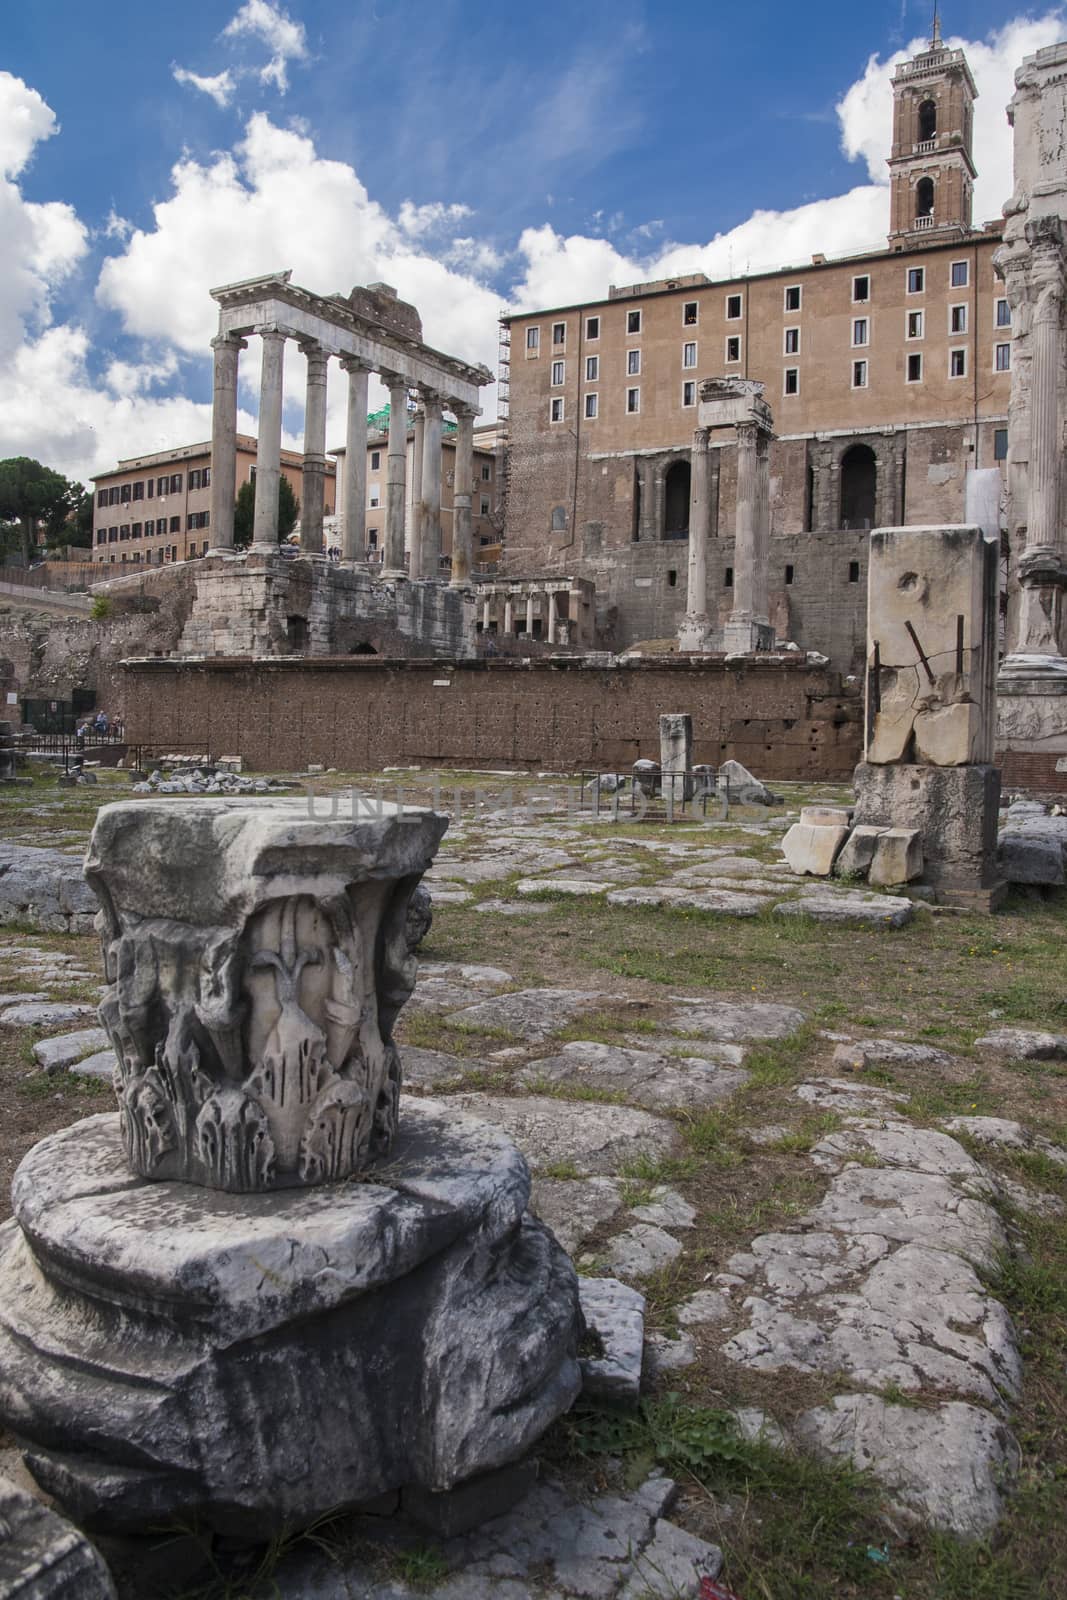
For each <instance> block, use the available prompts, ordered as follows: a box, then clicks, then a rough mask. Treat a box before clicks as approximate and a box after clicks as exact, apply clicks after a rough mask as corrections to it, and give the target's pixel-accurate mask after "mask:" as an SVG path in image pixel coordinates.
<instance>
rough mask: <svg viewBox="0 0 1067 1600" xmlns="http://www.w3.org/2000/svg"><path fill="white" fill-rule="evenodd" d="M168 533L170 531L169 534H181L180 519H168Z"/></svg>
mask: <svg viewBox="0 0 1067 1600" xmlns="http://www.w3.org/2000/svg"><path fill="white" fill-rule="evenodd" d="M170 531H171V533H181V531H182V519H181V517H171V519H170Z"/></svg>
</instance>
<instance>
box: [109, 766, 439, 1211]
mask: <svg viewBox="0 0 1067 1600" xmlns="http://www.w3.org/2000/svg"><path fill="white" fill-rule="evenodd" d="M447 826H448V819H447V818H446V817H443V816H440V815H439V814H438V813H437V812H434V811H427V810H415V809H406V810H402V809H400V808H398V807H396V806H385V805H383V806H380V807H379V806H377V805H371V804H369V803H363V804H357V802H356V801H355V800H353V803H352V815H351V816H350V817H349V818H347V819H331V820H320V819H319V818H317V817H316V816H315V815H314V814H313V813H312V812H310V811H309V808H308V806H307V804H306V802H305V801H304V800H276V799H272V798H268V797H266V796H263V797H257V798H256V799H255V800H216V799H203V798H196V799H190V800H185V801H175V802H170V801H165V800H157V799H145V800H143V801H132V802H129V801H128V802H125V803H121V804H117V805H109V806H103V807H102V808H101V810H100V811H99V813H98V815H97V820H96V826H95V827H94V829H93V833H92V838H91V840H90V842H89V850H88V854H87V856H86V864H85V872H86V876H87V878H88V880H89V883H90V884H91V885H92V887H93V889H94V890H95V892H96V893H97V895H98V896H99V899H100V904H101V942H102V945H103V951H104V961H105V968H106V976H107V979H108V983H109V989H108V993H107V995H106V996H105V998H104V1000H103V1002H102V1004H101V1006H100V1019H101V1021H102V1022H103V1024H104V1027H105V1028H106V1029H107V1032H108V1035H109V1037H110V1039H111V1042H112V1044H113V1045H114V1047H115V1052H116V1055H117V1056H118V1058H119V1063H120V1071H119V1077H120V1083H119V1088H118V1097H119V1107H120V1111H121V1116H122V1135H123V1140H124V1144H125V1148H126V1156H127V1160H128V1161H129V1163H130V1166H131V1168H132V1169H133V1171H135V1172H138V1173H140V1174H142V1176H144V1177H150V1178H155V1179H181V1180H183V1181H186V1182H192V1183H201V1184H205V1185H208V1186H210V1187H214V1188H220V1189H229V1190H231V1191H237V1192H241V1191H245V1192H250V1191H256V1190H260V1189H269V1188H276V1187H277V1188H281V1187H289V1186H292V1185H296V1184H316V1183H324V1182H329V1181H333V1180H337V1179H341V1178H347V1177H351V1176H353V1175H354V1174H356V1173H358V1172H359V1171H361V1170H362V1169H363V1168H364V1167H366V1166H367V1164H368V1163H369V1162H370V1161H371V1160H373V1159H374V1158H376V1157H377V1156H380V1155H382V1154H384V1153H385V1152H387V1151H388V1149H389V1145H390V1143H391V1141H392V1138H393V1135H394V1133H395V1130H396V1121H397V1109H398V1099H399V1093H400V1063H399V1058H398V1055H397V1050H396V1046H395V1044H394V1043H393V1038H392V1027H393V1023H394V1021H395V1019H396V1016H397V1013H398V1012H399V1010H400V1008H401V1006H402V1005H403V1004H404V1002H405V1000H406V999H407V998H408V997H409V995H410V994H411V990H412V988H413V987H414V982H415V976H416V971H417V963H416V960H415V957H414V956H412V954H411V952H410V950H409V948H408V939H407V912H408V904H409V902H410V899H411V895H412V893H413V891H414V888H415V886H416V884H417V883H418V880H419V878H420V877H421V875H422V873H423V872H424V871H425V870H426V868H427V867H428V866H429V865H430V862H431V861H432V859H433V855H434V852H435V850H436V849H437V846H438V844H439V842H440V840H441V837H442V835H443V833H444V831H445V829H446V828H447Z"/></svg>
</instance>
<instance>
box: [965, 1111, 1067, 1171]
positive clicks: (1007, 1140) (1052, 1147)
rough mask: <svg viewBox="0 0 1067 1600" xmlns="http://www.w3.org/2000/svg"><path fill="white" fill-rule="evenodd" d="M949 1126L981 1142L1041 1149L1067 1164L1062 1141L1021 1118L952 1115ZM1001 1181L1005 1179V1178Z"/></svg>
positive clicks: (1058, 1161) (1010, 1147) (1014, 1147)
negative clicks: (1035, 1130) (1028, 1125)
mask: <svg viewBox="0 0 1067 1600" xmlns="http://www.w3.org/2000/svg"><path fill="white" fill-rule="evenodd" d="M945 1127H946V1128H949V1129H951V1130H952V1132H953V1133H966V1134H969V1135H970V1137H971V1138H972V1139H976V1140H977V1141H978V1143H979V1144H987V1145H990V1146H992V1147H993V1148H994V1149H997V1148H999V1149H1004V1150H1038V1151H1040V1152H1041V1154H1042V1155H1045V1156H1047V1157H1048V1159H1049V1160H1050V1161H1054V1162H1056V1164H1057V1166H1061V1167H1067V1150H1065V1149H1064V1148H1063V1146H1062V1145H1058V1144H1053V1142H1052V1140H1051V1139H1046V1138H1045V1137H1044V1135H1043V1134H1039V1133H1038V1134H1035V1133H1031V1132H1030V1130H1029V1129H1028V1128H1024V1127H1023V1126H1022V1124H1021V1123H1019V1122H1009V1121H1006V1120H1005V1119H1004V1118H1002V1117H951V1118H949V1120H948V1121H947V1122H946V1123H945ZM998 1181H999V1182H1001V1183H1002V1182H1003V1179H998Z"/></svg>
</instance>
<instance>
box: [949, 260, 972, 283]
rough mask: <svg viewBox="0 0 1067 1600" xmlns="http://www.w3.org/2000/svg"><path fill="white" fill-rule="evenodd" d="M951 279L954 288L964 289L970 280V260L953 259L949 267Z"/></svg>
mask: <svg viewBox="0 0 1067 1600" xmlns="http://www.w3.org/2000/svg"><path fill="white" fill-rule="evenodd" d="M951 279H952V287H953V288H954V289H966V287H967V285H968V284H969V283H970V281H971V270H970V262H969V261H954V262H953V263H952V268H951Z"/></svg>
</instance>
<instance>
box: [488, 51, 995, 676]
mask: <svg viewBox="0 0 1067 1600" xmlns="http://www.w3.org/2000/svg"><path fill="white" fill-rule="evenodd" d="M976 92H977V91H976V89H975V84H974V80H973V78H972V77H971V73H970V69H969V68H968V65H967V61H966V59H965V57H964V55H963V52H962V51H960V50H950V49H947V48H946V47H945V46H944V45H943V43H942V41H941V38H940V35H939V34H938V33H936V32H935V37H934V38H933V39H932V40H931V42H930V47H929V49H928V50H927V51H925V52H924V53H923V54H922V55H920V56H917V57H915V58H913V59H912V60H910V61H907V62H904V63H902V64H901V66H900V67H899V68H898V69H897V72H896V75H895V78H894V83H893V95H894V126H893V144H892V150H891V153H890V155H889V165H890V170H891V185H890V202H891V204H890V210H891V215H890V231H889V237H888V244H887V247H886V248H885V249H883V250H878V251H873V252H869V253H864V254H862V255H855V256H850V257H847V258H843V259H837V260H832V261H831V260H827V259H826V258H825V257H824V256H822V255H815V256H814V257H813V258H812V259H811V261H809V262H807V263H805V264H804V265H802V266H791V267H788V268H782V269H779V270H776V271H773V272H762V273H758V274H753V275H746V276H742V277H737V278H732V279H729V280H726V281H718V282H713V281H712V280H710V279H709V278H707V277H706V276H704V274H702V273H693V274H690V275H688V276H684V277H678V278H673V279H670V280H664V281H659V282H654V283H641V284H635V285H632V286H630V287H627V288H612V289H610V290H609V293H608V296H607V299H605V300H599V301H590V302H586V303H581V304H575V305H570V306H563V307H552V308H545V309H541V310H538V311H531V312H525V313H522V314H518V315H514V316H509V317H506V318H504V319H503V323H502V327H503V350H504V362H503V367H502V376H503V378H504V385H505V391H504V392H505V396H506V399H507V405H508V410H509V417H508V431H507V440H506V455H505V461H506V476H505V480H504V488H505V490H506V499H505V531H504V537H505V570H506V571H507V572H508V573H509V574H513V575H514V576H516V577H520V576H521V577H529V576H533V575H535V574H537V575H548V576H555V575H557V574H562V573H566V574H568V575H570V576H572V577H574V578H576V579H585V580H591V581H592V582H593V583H594V584H595V585H596V612H597V626H598V634H599V638H600V640H601V642H602V643H603V644H605V645H609V646H613V647H615V648H622V647H626V646H628V645H631V644H633V643H634V642H635V641H641V640H647V639H653V638H656V639H661V638H666V637H669V636H672V635H674V634H675V633H676V631H677V629H678V626H679V622H680V620H681V617H682V614H683V613H684V611H685V609H686V569H687V553H686V542H687V540H688V534H689V518H690V509H691V504H692V484H691V455H692V445H693V438H694V432H695V430H696V428H697V408H698V402H699V388H700V383H701V381H702V380H704V379H707V378H708V377H710V376H725V377H739V378H746V379H753V380H758V381H759V382H761V383H762V384H763V385H764V395H765V399H766V401H767V402H768V403H769V405H770V408H771V412H772V415H773V427H774V433H775V438H774V441H773V443H772V445H771V455H770V485H769V493H770V531H771V540H770V558H769V560H770V571H769V583H768V589H769V600H770V620H771V623H772V624H773V625H774V629H775V633H776V636H777V637H778V638H791V639H795V640H798V641H799V642H801V643H802V644H803V645H805V646H807V647H809V648H817V649H820V650H824V651H826V652H827V653H828V654H829V655H830V656H831V657H832V658H833V660H834V662H835V664H837V665H839V666H841V667H845V668H847V667H851V666H856V665H858V664H859V662H860V661H862V659H863V655H864V649H865V631H864V629H865V600H866V562H867V532H868V530H869V529H870V528H871V527H875V526H878V525H880V524H882V525H884V524H893V523H903V522H909V523H950V522H960V521H962V520H963V518H964V509H965V496H966V482H967V475H968V472H969V470H970V469H972V468H975V467H992V466H994V465H996V464H998V463H1000V464H1002V463H1003V462H1004V461H1005V458H1006V455H1007V441H1008V433H1007V427H1008V420H1007V419H1008V397H1009V390H1010V383H1011V373H1010V366H1011V310H1010V306H1009V303H1008V299H1007V296H1006V291H1005V288H1004V286H1003V284H1002V283H1000V282H998V280H997V277H996V274H995V270H994V260H993V258H994V255H995V253H996V250H997V248H998V246H999V244H1000V241H1001V235H1002V224H1001V222H1000V221H997V222H995V223H988V224H986V225H985V226H984V227H981V228H978V229H976V228H974V227H972V222H971V201H972V184H973V180H974V175H975V170H974V164H973V159H972V104H973V101H974V98H975V95H976ZM736 456H737V452H736V449H735V448H734V446H733V444H732V443H726V444H723V445H722V446H721V447H718V446H717V445H716V444H715V442H713V445H712V449H711V452H710V457H711V459H710V464H709V469H708V470H709V472H710V476H711V487H710V499H711V534H712V537H711V539H710V541H709V552H710V553H709V560H708V563H707V614H708V616H709V617H710V618H712V619H718V620H719V621H722V620H724V619H725V617H726V615H727V614H728V612H729V610H730V607H731V588H732V582H733V551H732V540H731V537H730V533H731V532H732V529H733V526H734V505H735V487H736Z"/></svg>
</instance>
